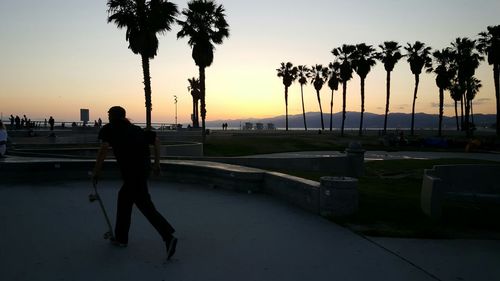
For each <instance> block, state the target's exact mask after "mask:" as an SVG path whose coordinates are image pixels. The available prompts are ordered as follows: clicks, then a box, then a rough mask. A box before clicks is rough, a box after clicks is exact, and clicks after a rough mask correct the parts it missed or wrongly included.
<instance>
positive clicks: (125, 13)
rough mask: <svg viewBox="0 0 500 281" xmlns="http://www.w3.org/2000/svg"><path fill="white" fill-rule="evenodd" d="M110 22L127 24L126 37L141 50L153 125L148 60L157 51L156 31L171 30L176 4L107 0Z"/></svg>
mask: <svg viewBox="0 0 500 281" xmlns="http://www.w3.org/2000/svg"><path fill="white" fill-rule="evenodd" d="M107 5H108V14H109V16H108V23H109V22H114V23H115V24H116V25H117V26H118V28H124V27H126V28H127V32H126V35H125V39H126V40H127V41H128V42H129V46H128V48H129V49H130V50H132V52H134V54H140V55H141V60H142V72H143V76H144V95H145V98H146V127H147V128H151V111H152V110H153V108H152V103H151V77H150V71H149V60H150V59H153V58H154V57H155V56H156V53H157V51H158V38H157V37H156V34H157V33H164V32H166V31H170V29H171V25H172V23H174V21H175V16H176V15H177V14H178V11H177V6H176V5H175V4H174V3H172V2H168V0H150V1H146V0H135V1H134V0H108V3H107Z"/></svg>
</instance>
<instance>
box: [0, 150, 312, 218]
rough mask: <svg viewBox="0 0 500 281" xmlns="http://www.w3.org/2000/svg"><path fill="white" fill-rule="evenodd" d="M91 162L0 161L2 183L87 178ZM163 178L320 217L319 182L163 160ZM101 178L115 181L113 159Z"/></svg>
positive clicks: (221, 165) (234, 167)
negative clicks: (262, 198) (257, 195)
mask: <svg viewBox="0 0 500 281" xmlns="http://www.w3.org/2000/svg"><path fill="white" fill-rule="evenodd" d="M94 163H95V161H93V160H70V159H52V160H51V159H36V158H34V159H29V160H22V159H20V158H17V159H15V158H12V159H9V158H6V159H3V160H2V161H1V162H0V178H2V181H3V182H4V183H6V182H9V183H12V182H14V183H16V182H38V181H51V180H53V181H58V180H85V179H89V175H88V171H90V170H92V168H93V166H94ZM161 165H162V173H163V175H162V176H161V178H162V179H165V180H173V181H177V182H186V183H198V184H203V185H207V186H210V187H213V188H223V189H229V190H235V191H239V192H249V193H252V192H261V193H267V194H270V195H273V196H275V197H277V198H280V199H282V200H284V201H287V202H289V203H291V204H293V205H296V206H298V207H300V208H302V209H304V210H307V211H310V212H313V213H316V214H319V213H320V205H319V185H320V184H319V182H316V181H311V180H306V179H302V178H298V177H294V176H290V175H286V174H282V173H276V172H268V171H265V170H260V169H255V168H249V167H243V166H238V165H231V164H224V163H215V162H207V161H187V160H163V161H162V162H161ZM103 169H104V171H103V179H106V178H118V177H119V171H118V167H117V165H116V162H115V161H114V160H109V161H106V163H105V165H104V167H103Z"/></svg>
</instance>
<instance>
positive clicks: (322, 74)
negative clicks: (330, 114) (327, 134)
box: [311, 64, 329, 130]
mask: <svg viewBox="0 0 500 281" xmlns="http://www.w3.org/2000/svg"><path fill="white" fill-rule="evenodd" d="M328 76H329V71H328V68H327V67H323V65H321V64H317V65H315V66H313V67H312V79H311V83H312V84H313V85H314V89H316V97H317V98H318V104H319V112H320V114H321V130H324V129H325V123H324V121H323V109H322V107H321V97H320V95H319V92H320V91H321V88H323V84H325V82H326V79H328Z"/></svg>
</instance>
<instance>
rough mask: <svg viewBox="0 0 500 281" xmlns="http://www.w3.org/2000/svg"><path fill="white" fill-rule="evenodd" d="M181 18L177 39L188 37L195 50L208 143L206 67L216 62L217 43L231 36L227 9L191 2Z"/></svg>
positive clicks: (202, 1)
mask: <svg viewBox="0 0 500 281" xmlns="http://www.w3.org/2000/svg"><path fill="white" fill-rule="evenodd" d="M182 15H183V16H184V20H178V21H177V23H178V24H179V25H180V27H181V30H180V31H179V32H178V33H177V38H178V39H179V38H184V37H189V41H188V44H189V46H191V47H192V48H193V50H192V54H191V56H192V57H193V60H194V62H195V64H196V65H197V66H198V70H199V73H200V77H199V78H200V93H201V98H200V102H201V124H202V138H203V142H205V135H206V129H205V128H206V127H205V119H206V114H207V110H206V101H205V100H206V92H205V68H207V67H209V66H210V65H212V62H213V60H214V49H215V46H214V44H222V42H223V41H224V39H225V38H228V37H229V25H228V23H227V21H226V14H225V10H224V7H223V6H222V5H218V4H217V3H216V2H215V1H213V0H191V1H189V2H188V8H187V9H184V10H183V11H182Z"/></svg>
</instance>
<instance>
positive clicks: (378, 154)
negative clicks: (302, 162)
mask: <svg viewBox="0 0 500 281" xmlns="http://www.w3.org/2000/svg"><path fill="white" fill-rule="evenodd" d="M340 155H344V153H342V152H339V151H299V152H284V153H271V154H259V155H252V156H248V157H251V158H266V157H267V158H310V157H336V156H340ZM438 158H462V159H478V160H489V161H497V162H500V153H465V152H426V151H396V152H387V151H366V152H365V161H374V160H393V159H438Z"/></svg>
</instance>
